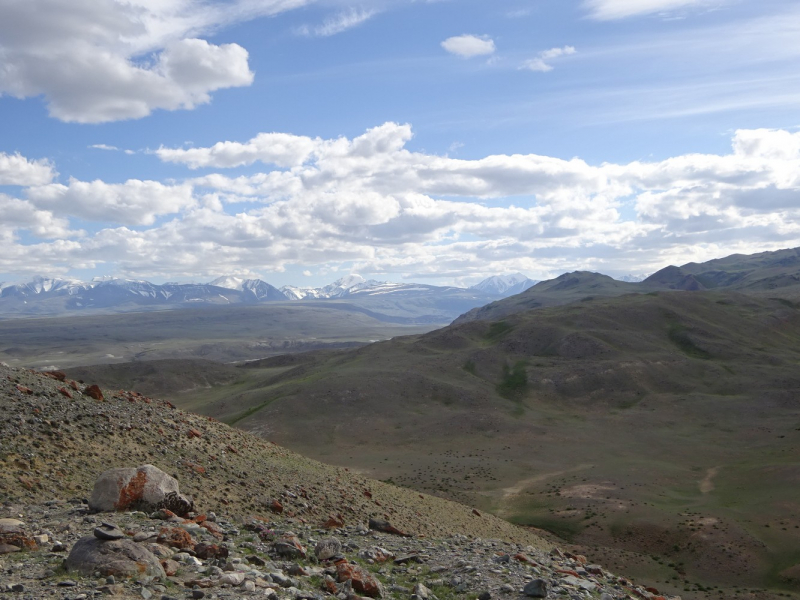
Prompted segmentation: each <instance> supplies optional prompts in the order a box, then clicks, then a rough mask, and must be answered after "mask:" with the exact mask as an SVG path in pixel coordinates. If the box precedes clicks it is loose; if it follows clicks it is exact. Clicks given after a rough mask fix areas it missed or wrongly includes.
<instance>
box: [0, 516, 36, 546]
mask: <svg viewBox="0 0 800 600" xmlns="http://www.w3.org/2000/svg"><path fill="white" fill-rule="evenodd" d="M0 545H2V546H3V548H2V549H0V554H8V553H10V552H17V551H19V550H21V549H23V548H26V549H28V550H36V547H37V546H36V542H35V541H34V539H33V538H32V537H30V536H29V535H28V534H27V533H26V532H25V523H23V522H22V521H18V520H17V519H0Z"/></svg>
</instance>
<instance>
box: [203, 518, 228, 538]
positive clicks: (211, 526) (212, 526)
mask: <svg viewBox="0 0 800 600" xmlns="http://www.w3.org/2000/svg"><path fill="white" fill-rule="evenodd" d="M200 527H202V528H203V529H205V530H206V531H208V532H209V533H210V534H211V535H213V536H214V537H215V538H217V539H218V540H221V539H222V538H224V537H225V533H224V532H223V531H222V528H221V527H220V526H219V525H217V524H216V523H213V522H212V521H203V522H202V523H200Z"/></svg>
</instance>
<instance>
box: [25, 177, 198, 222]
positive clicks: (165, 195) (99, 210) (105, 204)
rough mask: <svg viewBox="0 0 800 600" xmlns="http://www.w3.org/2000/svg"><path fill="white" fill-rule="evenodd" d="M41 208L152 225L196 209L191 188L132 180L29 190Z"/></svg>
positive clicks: (100, 219) (65, 213) (114, 220)
mask: <svg viewBox="0 0 800 600" xmlns="http://www.w3.org/2000/svg"><path fill="white" fill-rule="evenodd" d="M26 194H27V197H28V199H29V200H30V202H31V203H32V204H34V205H35V206H37V207H39V208H45V209H48V210H52V211H54V212H56V213H58V214H63V215H70V216H75V217H79V218H81V219H86V220H89V221H99V222H109V221H110V222H112V223H122V224H126V225H152V224H153V223H154V222H155V219H156V217H158V216H161V215H168V214H174V213H177V212H179V211H181V210H183V209H186V208H188V207H191V206H194V204H195V203H196V202H195V200H194V198H193V196H192V188H191V186H190V185H187V184H184V185H174V186H170V185H164V184H162V183H159V182H157V181H140V180H138V179H130V180H128V181H126V182H125V183H120V184H112V183H105V182H103V181H99V180H97V181H91V182H88V181H78V180H76V179H70V181H69V185H63V184H60V183H51V184H48V185H43V186H37V187H31V188H28V189H27V190H26Z"/></svg>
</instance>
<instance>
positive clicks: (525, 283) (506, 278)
mask: <svg viewBox="0 0 800 600" xmlns="http://www.w3.org/2000/svg"><path fill="white" fill-rule="evenodd" d="M535 283H536V282H535V281H534V280H533V279H529V278H528V277H526V276H525V275H523V274H522V273H508V274H505V275H493V276H491V277H487V278H486V279H484V280H483V281H481V282H480V283H478V284H475V285H473V286H472V287H470V288H469V289H471V290H478V291H480V292H486V293H488V294H498V295H512V294H519V293H520V292H524V291H525V290H527V289H528V288H529V287H531V286H532V285H534V284H535Z"/></svg>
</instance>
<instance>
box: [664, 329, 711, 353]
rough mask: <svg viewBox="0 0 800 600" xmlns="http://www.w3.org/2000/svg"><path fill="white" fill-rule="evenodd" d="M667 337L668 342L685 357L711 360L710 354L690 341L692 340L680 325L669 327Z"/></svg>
mask: <svg viewBox="0 0 800 600" xmlns="http://www.w3.org/2000/svg"><path fill="white" fill-rule="evenodd" d="M668 335H669V340H670V341H671V342H672V343H673V344H675V345H676V346H677V347H678V348H679V349H680V351H681V352H683V353H684V354H686V355H687V356H691V357H692V358H701V359H704V360H708V359H710V358H711V354H709V353H708V352H706V351H705V350H703V349H702V348H700V347H699V346H698V345H697V344H695V343H694V342H693V341H692V338H690V337H689V334H688V333H687V332H686V328H685V327H683V326H681V325H670V328H669V332H668Z"/></svg>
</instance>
